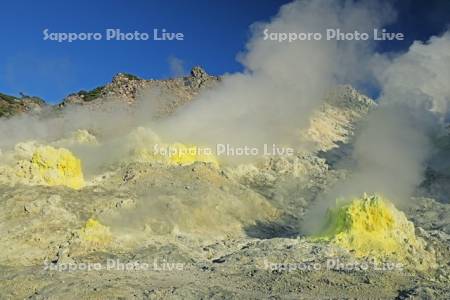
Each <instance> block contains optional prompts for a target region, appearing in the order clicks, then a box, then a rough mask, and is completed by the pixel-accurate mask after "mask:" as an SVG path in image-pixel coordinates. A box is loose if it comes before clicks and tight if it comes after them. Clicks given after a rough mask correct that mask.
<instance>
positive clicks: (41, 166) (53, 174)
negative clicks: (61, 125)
mask: <svg viewBox="0 0 450 300" xmlns="http://www.w3.org/2000/svg"><path fill="white" fill-rule="evenodd" d="M31 169H32V173H34V174H35V175H38V177H40V178H41V179H42V181H43V182H44V183H45V184H46V185H49V186H58V185H62V186H67V187H70V188H73V189H81V188H82V187H83V186H84V185H85V182H84V177H83V172H82V169H81V161H80V160H79V159H78V158H76V157H75V156H74V155H73V154H72V153H71V152H70V151H69V150H67V149H64V148H53V147H51V146H41V147H38V148H37V149H36V150H35V152H34V153H33V156H32V158H31Z"/></svg>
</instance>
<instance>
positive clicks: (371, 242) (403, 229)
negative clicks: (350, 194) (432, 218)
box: [320, 195, 435, 269]
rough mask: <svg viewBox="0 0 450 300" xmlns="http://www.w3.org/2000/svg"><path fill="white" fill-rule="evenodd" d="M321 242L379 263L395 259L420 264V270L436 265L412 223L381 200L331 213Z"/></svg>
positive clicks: (373, 198) (363, 201) (367, 199)
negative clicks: (417, 261) (325, 241)
mask: <svg viewBox="0 0 450 300" xmlns="http://www.w3.org/2000/svg"><path fill="white" fill-rule="evenodd" d="M320 238H322V239H325V240H328V241H331V242H332V243H335V244H336V245H338V246H340V247H342V248H344V249H347V250H349V251H351V252H352V253H353V254H354V255H355V256H356V257H368V258H372V259H375V260H378V261H382V260H387V259H392V260H395V261H398V262H402V263H405V264H409V263H412V262H413V261H416V260H420V262H421V263H422V264H418V265H416V267H417V268H418V269H427V268H429V267H432V266H433V264H434V260H435V258H434V255H433V253H431V252H428V251H427V250H425V242H424V240H422V239H421V238H419V237H417V236H416V235H415V229H414V225H413V223H412V222H410V221H408V219H407V218H406V216H405V215H404V213H402V212H400V211H399V210H397V209H396V208H395V207H394V205H393V204H392V203H391V202H389V201H387V200H385V199H383V198H382V197H381V196H378V195H373V196H367V195H364V196H363V197H362V198H360V199H353V200H352V201H351V202H350V203H349V204H345V205H341V206H339V205H337V207H336V208H334V209H330V210H329V212H328V220H327V224H326V226H325V228H324V230H323V231H322V233H321V234H320Z"/></svg>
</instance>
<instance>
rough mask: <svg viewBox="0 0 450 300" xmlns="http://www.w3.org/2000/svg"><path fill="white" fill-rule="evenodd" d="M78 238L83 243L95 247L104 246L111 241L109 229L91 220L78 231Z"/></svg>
mask: <svg viewBox="0 0 450 300" xmlns="http://www.w3.org/2000/svg"><path fill="white" fill-rule="evenodd" d="M80 237H81V239H82V240H83V241H85V242H88V243H90V244H94V245H97V246H98V245H106V244H108V243H110V242H111V240H112V235H111V232H110V230H109V227H107V226H105V225H103V224H101V223H100V222H99V221H97V220H95V219H92V218H91V219H89V220H88V221H87V222H86V224H85V225H84V227H83V228H82V229H81V230H80Z"/></svg>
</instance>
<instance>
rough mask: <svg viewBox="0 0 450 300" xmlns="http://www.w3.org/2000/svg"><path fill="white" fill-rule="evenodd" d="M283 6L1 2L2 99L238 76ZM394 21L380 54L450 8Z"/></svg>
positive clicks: (425, 32)
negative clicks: (140, 81)
mask: <svg viewBox="0 0 450 300" xmlns="http://www.w3.org/2000/svg"><path fill="white" fill-rule="evenodd" d="M287 2H289V1H285V0H271V1H269V0H244V1H241V0H228V1H225V0H216V1H207V0H192V1H182V0H176V1H173V0H166V1H159V0H131V1H123V0H120V1H119V0H109V1H106V0H99V1H87V0H78V1H54V0H48V1H45V0H43V1H31V0H29V1H24V0H15V1H5V2H3V3H2V5H1V9H2V12H3V13H2V16H1V17H0V39H1V44H0V92H3V93H7V94H13V95H18V94H19V92H23V93H25V94H28V95H36V96H39V97H42V98H44V99H46V100H47V101H49V102H52V103H56V102H59V101H61V100H62V99H63V98H64V97H65V96H67V95H68V94H69V93H72V92H76V91H79V90H81V89H85V90H89V89H92V88H94V87H96V86H99V85H104V84H105V83H107V82H109V81H110V80H111V78H112V76H113V75H114V74H116V73H118V72H127V73H132V74H135V75H138V76H140V77H143V78H155V79H158V78H166V77H170V76H171V75H172V72H171V68H170V64H169V62H168V61H169V58H170V57H176V58H178V59H181V60H182V61H183V62H184V67H185V70H186V71H189V69H190V68H191V67H192V66H194V65H202V66H204V67H205V69H206V70H207V71H208V72H209V73H212V74H223V73H225V72H236V71H239V70H241V68H242V67H241V66H240V64H239V63H238V62H236V54H237V53H238V52H240V51H242V50H243V49H244V46H245V42H246V40H247V39H248V37H249V35H250V31H249V25H250V24H252V23H254V22H256V21H265V20H269V19H270V17H271V16H273V15H274V14H276V12H277V11H278V8H279V7H280V6H281V5H282V4H284V3H287ZM396 3H397V4H396V6H397V10H398V12H399V21H398V22H397V23H395V24H393V26H392V29H394V30H397V31H403V32H405V33H406V37H407V39H406V40H405V41H404V42H398V43H395V44H394V43H389V44H385V45H384V44H381V45H380V47H379V48H380V49H379V50H380V51H382V52H384V51H402V50H406V49H407V47H409V45H410V44H411V42H412V40H415V39H420V40H426V39H428V37H429V36H430V35H432V34H438V33H440V32H442V31H443V30H444V29H445V28H446V27H445V26H446V24H448V22H449V21H450V1H446V0H436V1H419V0H402V1H398V2H396ZM45 28H48V29H49V30H50V31H51V32H102V33H103V32H104V30H105V29H106V28H119V29H121V31H123V32H127V31H134V30H138V31H141V32H151V31H152V30H153V28H160V29H162V28H165V29H167V30H168V31H173V32H183V33H184V35H185V39H184V41H182V42H178V41H166V42H155V41H127V42H119V41H95V42H92V41H91V42H74V43H57V42H51V41H44V40H43V33H42V31H43V30H44V29H45Z"/></svg>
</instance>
